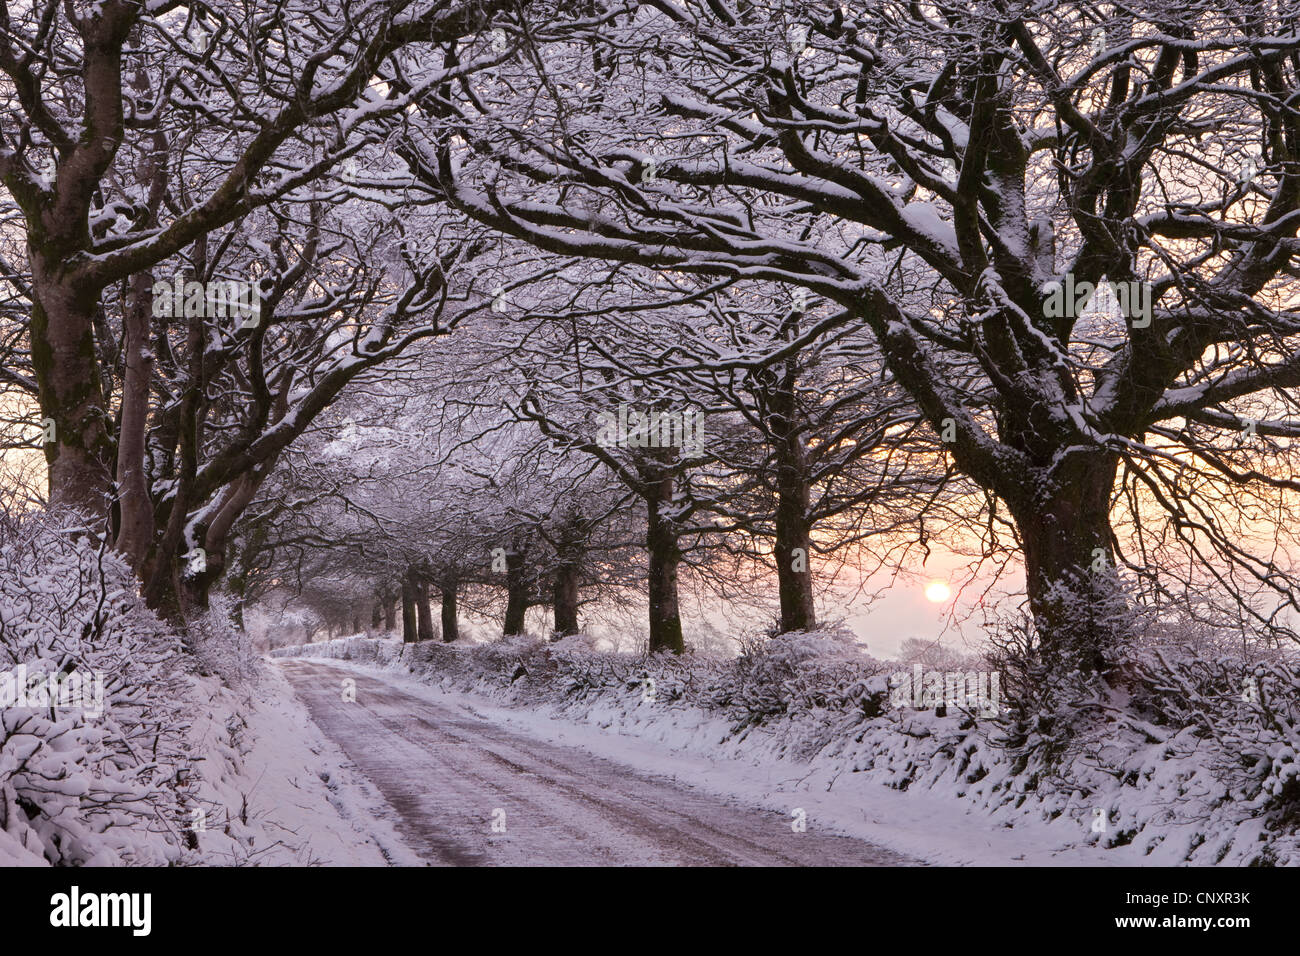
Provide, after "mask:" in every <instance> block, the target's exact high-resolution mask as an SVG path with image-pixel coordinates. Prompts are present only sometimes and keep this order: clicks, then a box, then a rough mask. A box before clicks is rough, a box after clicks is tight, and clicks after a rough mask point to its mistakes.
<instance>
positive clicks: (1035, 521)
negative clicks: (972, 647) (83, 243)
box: [407, 0, 1300, 673]
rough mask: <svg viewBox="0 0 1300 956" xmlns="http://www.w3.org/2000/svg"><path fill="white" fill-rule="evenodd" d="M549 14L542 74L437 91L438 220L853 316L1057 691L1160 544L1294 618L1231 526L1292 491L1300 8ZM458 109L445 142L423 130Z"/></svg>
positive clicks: (429, 161) (980, 6) (1268, 622)
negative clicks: (1005, 565)
mask: <svg viewBox="0 0 1300 956" xmlns="http://www.w3.org/2000/svg"><path fill="white" fill-rule="evenodd" d="M538 16H539V17H541V16H546V17H548V19H547V22H546V24H545V25H546V27H547V29H549V30H550V31H551V33H552V35H553V36H554V39H553V40H552V41H551V42H549V43H542V44H540V47H541V48H540V49H539V50H538V51H537V53H536V55H533V56H530V57H527V58H520V59H518V60H515V61H511V62H509V63H507V64H503V65H502V66H501V67H499V68H498V70H497V72H496V73H495V74H494V75H493V76H484V77H481V78H478V79H476V80H475V81H474V82H472V83H468V84H466V88H465V90H464V91H463V93H462V95H459V96H457V97H456V98H455V99H454V100H453V101H450V102H449V101H448V99H446V98H438V99H434V98H432V97H425V98H422V99H421V109H422V113H423V116H424V117H425V118H426V120H427V122H428V123H429V125H428V128H427V131H416V132H414V133H413V134H412V135H410V136H408V137H407V142H408V144H409V145H408V147H407V150H408V153H409V155H410V156H411V158H412V161H413V162H414V163H415V164H416V165H417V166H418V174H419V176H420V178H421V180H422V181H423V182H424V184H425V186H426V189H427V190H428V192H429V194H430V195H436V196H440V197H444V198H446V199H447V200H448V201H450V202H452V203H453V204H455V205H456V206H457V207H458V208H459V209H461V210H463V211H465V212H466V213H468V214H469V215H472V216H474V217H476V218H477V219H479V220H480V221H482V222H484V223H487V224H490V225H493V226H494V227H496V228H498V229H500V230H502V231H504V232H506V233H508V234H510V235H512V236H515V237H518V238H521V239H525V240H527V241H529V242H531V243H533V244H535V245H536V246H538V247H539V248H541V249H544V250H548V251H550V252H552V253H554V254H556V255H560V256H575V255H580V256H589V257H594V258H598V259H603V260H606V261H610V262H615V263H621V264H625V265H626V266H627V267H631V266H632V265H636V266H640V267H643V268H648V269H653V270H660V271H663V272H664V273H666V274H673V273H681V274H694V275H702V276H712V277H725V278H730V279H735V280H739V281H746V282H750V281H754V280H762V281H768V282H779V283H786V284H789V285H790V286H793V287H802V288H804V289H806V290H807V291H808V293H809V294H811V295H815V296H819V297H822V298H824V299H826V300H829V301H831V302H834V303H836V304H838V305H839V306H840V307H842V308H843V309H844V310H846V311H847V312H848V313H849V314H850V316H851V321H852V322H854V323H855V324H857V325H858V326H859V327H861V328H862V329H863V330H864V331H865V332H867V333H868V334H869V335H870V336H871V337H872V338H873V339H874V341H875V343H876V345H877V347H878V349H879V353H880V355H881V357H882V360H883V362H884V363H885V366H886V367H887V369H888V371H889V373H890V375H891V376H892V378H893V380H894V381H895V382H897V383H898V385H899V386H900V387H901V388H903V389H905V390H906V392H907V394H908V395H909V396H910V399H911V401H912V403H913V404H914V406H915V407H916V409H917V410H918V411H919V412H920V413H921V414H922V415H923V416H924V418H925V420H926V421H927V422H928V423H929V426H930V427H931V429H932V430H933V432H934V434H935V435H936V436H937V437H938V438H939V439H940V440H941V441H942V442H943V443H944V444H945V445H946V446H947V448H948V450H949V452H950V454H951V456H952V461H953V462H954V464H955V465H956V467H957V468H959V469H960V470H961V472H962V473H963V474H964V475H965V476H967V477H968V478H969V479H970V480H971V481H973V482H974V483H976V484H977V485H978V486H979V487H980V488H981V489H983V491H984V492H985V493H986V494H987V495H989V496H990V499H991V500H993V501H995V502H997V503H998V504H999V505H1000V506H1001V508H1004V509H1005V514H1006V517H1007V518H1009V519H1010V522H1011V524H1012V526H1013V528H1014V531H1015V534H1016V536H1017V538H1018V541H1019V545H1020V549H1021V553H1022V556H1023V563H1024V566H1025V571H1026V577H1027V592H1028V599H1029V604H1030V607H1031V609H1032V611H1033V615H1034V618H1035V621H1036V624H1037V628H1038V631H1039V633H1040V636H1041V640H1042V652H1043V654H1044V657H1045V658H1046V660H1047V661H1048V662H1049V665H1050V666H1051V667H1053V668H1054V669H1056V670H1058V671H1061V672H1070V671H1081V672H1083V673H1097V672H1104V671H1105V669H1106V668H1107V666H1108V663H1109V661H1111V660H1112V659H1113V655H1114V651H1115V648H1116V646H1117V644H1118V643H1120V642H1122V641H1123V640H1124V636H1125V623H1124V621H1125V611H1124V607H1125V604H1126V603H1127V601H1128V599H1129V597H1130V596H1131V592H1130V591H1129V588H1130V585H1131V581H1132V578H1133V577H1135V576H1136V577H1138V578H1139V579H1141V578H1145V579H1147V583H1150V579H1151V578H1153V577H1157V576H1158V571H1159V563H1163V562H1162V561H1161V559H1160V557H1159V555H1158V554H1157V550H1158V549H1155V548H1152V547H1149V546H1146V545H1144V544H1143V541H1144V539H1146V540H1148V541H1149V539H1151V538H1153V537H1154V538H1158V539H1160V540H1161V542H1162V544H1163V545H1164V546H1169V545H1170V544H1171V543H1175V544H1176V545H1177V547H1179V548H1181V550H1182V552H1183V553H1184V554H1185V555H1186V556H1187V557H1188V558H1190V560H1191V562H1192V563H1193V564H1195V565H1197V566H1198V567H1202V568H1204V569H1205V570H1204V573H1205V574H1206V575H1207V576H1210V577H1213V578H1217V579H1218V580H1220V581H1223V582H1225V583H1228V582H1232V583H1233V585H1234V586H1232V587H1231V588H1230V594H1231V595H1233V596H1235V597H1237V598H1239V599H1241V600H1242V603H1243V607H1246V606H1247V605H1248V604H1249V602H1247V601H1246V600H1245V595H1244V593H1243V592H1242V591H1241V590H1240V589H1238V588H1237V587H1236V586H1235V582H1234V581H1233V578H1234V576H1235V575H1237V574H1240V575H1241V576H1242V577H1244V578H1245V579H1246V580H1247V581H1248V582H1249V581H1254V582H1258V583H1259V584H1260V585H1261V586H1262V587H1264V588H1266V589H1271V590H1272V591H1273V592H1274V594H1275V597H1276V599H1278V600H1280V601H1281V602H1282V603H1284V604H1290V605H1292V606H1295V604H1296V601H1297V596H1298V593H1297V589H1296V586H1295V581H1294V580H1293V578H1292V577H1291V576H1290V575H1289V574H1288V573H1287V572H1286V570H1285V568H1283V567H1282V566H1280V564H1279V563H1278V562H1277V561H1275V560H1274V559H1273V557H1272V555H1273V554H1275V553H1276V552H1277V550H1278V549H1279V548H1281V547H1284V546H1285V544H1284V541H1283V540H1278V539H1285V540H1287V541H1289V538H1288V536H1289V535H1290V533H1291V531H1290V529H1289V528H1287V527H1286V522H1278V523H1277V525H1276V527H1273V526H1270V527H1269V528H1267V529H1266V531H1265V534H1264V538H1265V540H1264V541H1263V543H1262V545H1261V546H1260V547H1258V548H1252V547H1251V546H1250V545H1251V542H1250V541H1249V540H1243V539H1242V538H1241V537H1240V536H1238V535H1236V534H1234V533H1233V532H1232V529H1230V528H1229V527H1228V526H1227V524H1225V520H1226V521H1227V522H1228V523H1231V521H1232V517H1233V515H1234V514H1240V512H1239V511H1238V510H1237V509H1239V508H1241V507H1243V506H1244V505H1246V504H1247V503H1250V504H1249V507H1251V508H1252V509H1253V508H1256V507H1260V506H1264V507H1268V508H1271V509H1272V510H1273V512H1274V513H1278V512H1279V509H1285V508H1286V504H1285V498H1284V497H1283V495H1282V494H1281V493H1283V492H1288V491H1294V490H1295V487H1296V486H1295V482H1294V479H1292V478H1291V477H1290V475H1291V474H1293V472H1294V469H1293V467H1291V461H1290V455H1291V454H1292V453H1291V452H1290V451H1289V448H1290V447H1291V446H1290V445H1289V444H1287V441H1288V440H1289V439H1291V438H1292V437H1294V436H1295V435H1297V434H1300V426H1297V425H1296V424H1295V423H1294V421H1292V419H1291V418H1290V415H1291V413H1292V411H1293V409H1294V397H1293V395H1292V394H1291V393H1290V389H1293V388H1294V387H1295V386H1296V385H1297V384H1300V358H1297V356H1298V355H1300V352H1297V350H1296V348H1295V345H1296V336H1297V333H1300V324H1297V320H1296V308H1295V276H1296V268H1295V265H1294V260H1295V255H1296V248H1297V247H1296V231H1297V228H1300V215H1297V212H1300V209H1298V208H1297V206H1298V204H1300V158H1298V154H1297V150H1298V149H1300V118H1298V117H1297V114H1296V112H1295V110H1294V109H1293V108H1292V107H1291V104H1292V103H1293V102H1294V99H1295V97H1296V95H1297V92H1298V90H1300V33H1297V30H1296V23H1295V15H1294V13H1287V12H1286V11H1285V10H1283V11H1282V12H1281V13H1280V14H1274V13H1271V12H1270V11H1269V9H1268V8H1267V7H1265V6H1263V5H1246V6H1242V5H1236V4H1227V5H1224V4H1187V3H1182V2H1178V3H1174V2H1152V3H1148V4H1144V5H1142V8H1141V9H1140V10H1137V9H1134V8H1131V7H1128V6H1125V5H1122V4H1111V3H1094V2H1088V0H1073V2H1069V0H1067V2H1062V3H1054V4H1050V5H1042V4H1036V3H1029V2H1007V0H975V2H967V0H961V2H959V3H947V2H944V0H939V2H936V3H932V4H926V5H921V6H917V5H915V4H912V3H909V2H904V0H883V2H881V3H879V4H875V5H873V6H872V7H871V8H870V9H867V10H862V11H857V12H852V13H846V12H845V10H844V9H842V8H841V7H840V6H839V5H838V4H833V3H819V2H794V3H781V2H778V3H770V4H750V3H746V4H735V5H732V4H729V3H727V2H726V0H722V2H718V0H675V2H657V3H653V4H636V5H634V6H632V7H631V8H629V9H626V10H623V9H620V10H618V11H615V10H612V9H611V10H608V11H606V14H605V15H603V16H595V17H592V18H589V19H583V18H582V17H573V18H569V17H565V16H564V15H563V14H562V13H561V12H559V11H547V13H545V14H543V13H541V12H540V11H539V12H538ZM524 89H526V90H528V91H529V93H528V95H527V96H526V97H524V96H523V95H520V94H518V93H515V92H514V91H517V90H524ZM534 91H541V92H540V93H539V94H537V95H534ZM525 109H526V110H527V113H528V117H529V121H528V123H526V124H521V123H520V122H519V117H520V116H521V115H522V114H523V112H524V111H525ZM449 117H454V118H455V120H456V121H457V124H458V125H457V128H456V133H455V135H454V136H453V135H452V134H450V132H447V131H446V127H445V126H442V125H437V124H435V123H434V122H433V121H434V120H435V119H436V120H437V121H438V124H442V123H444V122H445V121H446V120H447V119H448V118H449ZM439 130H442V132H439ZM1243 436H1244V437H1246V438H1247V439H1249V440H1246V441H1243V440H1242V438H1243ZM1120 488H1122V489H1123V490H1124V495H1125V498H1124V501H1123V502H1122V504H1123V505H1125V506H1126V507H1127V508H1128V510H1129V514H1130V517H1131V519H1132V523H1133V525H1134V526H1135V527H1134V528H1133V533H1132V534H1129V535H1125V536H1124V538H1123V539H1121V537H1120V535H1119V534H1118V533H1117V529H1116V525H1115V523H1114V515H1115V512H1116V508H1117V507H1118V506H1119V505H1120V504H1121V502H1120V501H1118V500H1117V499H1118V495H1117V492H1118V490H1119V489H1120ZM1225 509H1226V511H1227V518H1226V519H1224V518H1223V517H1222V514H1223V512H1224V511H1225ZM1003 520H1005V519H1004V517H1003V515H1002V514H1001V513H1000V512H999V513H998V514H997V515H996V516H995V517H994V518H992V519H991V521H1003ZM1256 530H1258V529H1256ZM1148 562H1150V563H1148ZM1121 569H1126V572H1127V573H1126V574H1123V575H1122V574H1121ZM1225 569H1233V570H1232V571H1227V570H1225ZM1153 593H1155V592H1153V591H1152V589H1150V588H1147V589H1145V590H1144V592H1143V594H1144V596H1151V595H1152V594H1153ZM1248 610H1249V612H1250V613H1253V614H1255V615H1256V619H1257V621H1258V622H1259V623H1260V624H1261V625H1263V626H1266V627H1275V626H1279V619H1278V618H1277V617H1276V616H1275V615H1274V614H1273V611H1272V609H1271V608H1268V607H1264V608H1262V609H1256V608H1255V607H1254V606H1253V605H1252V606H1250V607H1249V609H1248Z"/></svg>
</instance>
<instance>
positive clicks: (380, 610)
mask: <svg viewBox="0 0 1300 956" xmlns="http://www.w3.org/2000/svg"><path fill="white" fill-rule="evenodd" d="M383 619H384V601H383V598H381V597H378V596H376V597H375V601H374V604H373V605H372V606H371V608H370V629H371V630H372V631H378V630H379V625H380V624H381V623H382V622H383Z"/></svg>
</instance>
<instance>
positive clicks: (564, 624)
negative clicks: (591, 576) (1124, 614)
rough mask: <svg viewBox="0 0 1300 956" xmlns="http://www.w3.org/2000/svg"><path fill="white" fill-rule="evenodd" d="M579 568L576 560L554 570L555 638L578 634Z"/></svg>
mask: <svg viewBox="0 0 1300 956" xmlns="http://www.w3.org/2000/svg"><path fill="white" fill-rule="evenodd" d="M580 574H581V567H580V566H579V564H578V563H577V561H576V560H569V561H565V562H564V563H563V564H560V565H558V566H557V567H556V568H555V581H554V583H553V585H552V593H551V596H552V604H553V605H554V608H555V637H556V639H559V638H561V637H568V636H569V635H570V634H577V633H578V630H579V628H578V578H579V576H580Z"/></svg>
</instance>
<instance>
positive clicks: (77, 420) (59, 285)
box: [29, 247, 114, 519]
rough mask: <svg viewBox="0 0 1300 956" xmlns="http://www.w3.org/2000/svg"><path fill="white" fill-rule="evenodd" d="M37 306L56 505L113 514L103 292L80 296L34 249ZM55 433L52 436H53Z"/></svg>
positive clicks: (34, 343)
mask: <svg viewBox="0 0 1300 956" xmlns="http://www.w3.org/2000/svg"><path fill="white" fill-rule="evenodd" d="M29 254H30V258H31V262H32V269H33V276H32V280H33V292H34V300H35V301H34V302H33V305H32V320H31V348H32V368H33V371H34V372H35V375H36V383H37V388H38V394H39V396H40V407H41V418H42V419H43V422H48V423H49V424H48V425H46V426H45V428H46V432H45V434H44V435H43V436H42V438H43V440H44V446H45V460H46V463H47V465H48V468H49V494H50V503H51V504H52V505H56V506H58V505H65V506H69V507H74V508H78V509H81V510H82V511H84V512H85V513H86V514H87V515H88V516H89V517H91V518H92V519H94V518H102V517H104V516H106V515H107V514H108V495H109V484H110V475H111V473H112V462H113V459H114V454H113V439H112V436H111V433H110V422H109V420H108V416H107V413H106V412H105V402H104V394H103V386H102V380H101V378H100V374H99V362H98V360H97V358H96V355H95V337H94V312H95V307H96V303H97V300H98V290H90V289H80V290H78V289H76V288H75V287H70V286H72V285H74V284H72V283H69V282H68V281H67V280H65V279H62V278H61V277H58V276H57V275H51V274H50V273H49V272H48V271H47V270H50V269H51V268H55V266H54V264H53V263H50V262H47V261H46V260H45V258H44V256H43V255H42V254H41V252H40V251H39V250H36V249H34V248H30V247H29ZM50 428H52V429H53V434H52V435H51V434H49V429H50Z"/></svg>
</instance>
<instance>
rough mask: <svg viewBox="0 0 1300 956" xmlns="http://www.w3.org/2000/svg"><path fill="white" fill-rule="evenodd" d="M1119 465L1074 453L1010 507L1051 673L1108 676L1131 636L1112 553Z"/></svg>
mask: <svg viewBox="0 0 1300 956" xmlns="http://www.w3.org/2000/svg"><path fill="white" fill-rule="evenodd" d="M1117 465H1118V460H1117V459H1116V458H1115V457H1114V456H1112V455H1089V456H1085V455H1083V454H1077V455H1075V456H1074V460H1073V462H1072V463H1071V464H1070V466H1069V467H1068V468H1067V467H1063V466H1062V467H1058V468H1057V470H1056V472H1055V473H1054V474H1053V475H1052V476H1051V478H1050V479H1048V480H1045V481H1036V482H1032V483H1026V486H1025V487H1026V488H1029V489H1030V490H1029V491H1028V493H1027V494H1026V496H1025V498H1024V499H1022V500H1020V501H1015V502H1012V503H1011V509H1012V513H1013V516H1014V517H1015V519H1016V528H1017V530H1018V531H1019V533H1020V539H1021V545H1022V547H1023V549H1024V557H1025V578H1026V585H1027V591H1028V594H1029V606H1030V610H1031V612H1032V613H1033V616H1034V624H1035V629H1036V630H1037V632H1038V636H1039V641H1040V646H1041V649H1042V653H1043V658H1044V662H1045V663H1046V664H1047V665H1048V667H1049V668H1050V669H1051V672H1052V673H1069V672H1072V671H1075V670H1078V671H1080V672H1082V673H1085V674H1087V673H1103V672H1104V671H1105V670H1106V668H1107V667H1108V666H1109V663H1110V662H1111V661H1112V660H1113V655H1114V653H1115V650H1116V649H1117V647H1118V646H1119V645H1120V643H1121V642H1122V641H1123V640H1124V638H1125V637H1126V633H1127V612H1128V602H1127V600H1126V598H1125V595H1124V593H1123V589H1122V586H1121V583H1120V581H1119V577H1118V574H1117V573H1116V569H1115V563H1114V558H1113V552H1112V549H1111V526H1110V501H1111V492H1112V490H1113V487H1114V481H1115V470H1116V467H1117Z"/></svg>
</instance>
